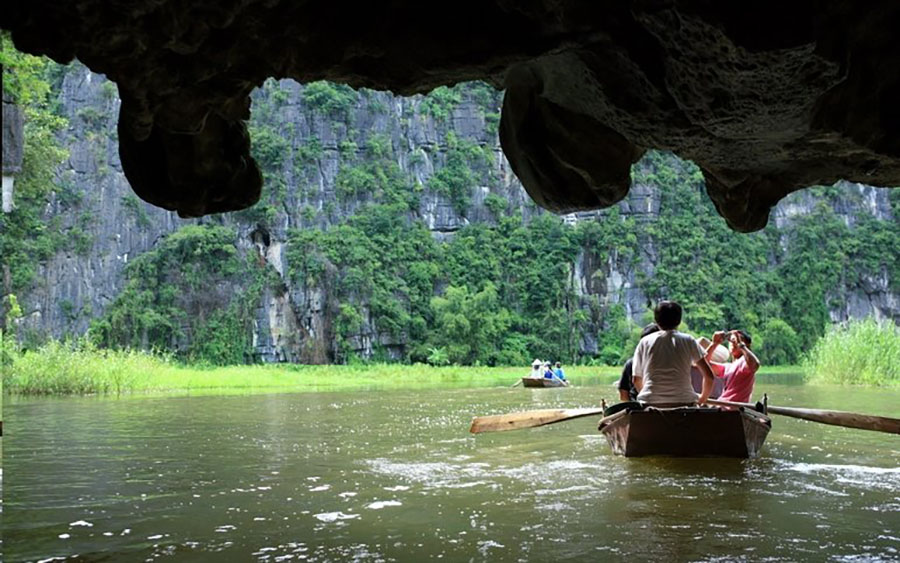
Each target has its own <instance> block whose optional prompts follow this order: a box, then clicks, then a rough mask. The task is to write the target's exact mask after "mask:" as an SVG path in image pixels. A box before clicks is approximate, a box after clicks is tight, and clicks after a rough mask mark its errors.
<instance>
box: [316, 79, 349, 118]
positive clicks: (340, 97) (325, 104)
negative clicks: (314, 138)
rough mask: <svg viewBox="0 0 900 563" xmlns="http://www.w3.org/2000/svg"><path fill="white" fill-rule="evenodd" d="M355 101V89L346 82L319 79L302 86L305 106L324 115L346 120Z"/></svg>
mask: <svg viewBox="0 0 900 563" xmlns="http://www.w3.org/2000/svg"><path fill="white" fill-rule="evenodd" d="M356 101H357V93H356V91H355V90H353V88H351V87H349V86H347V85H346V84H335V83H332V82H326V81H324V80H320V81H318V82H310V83H309V84H307V85H306V86H305V87H304V88H303V102H304V103H305V104H306V105H307V107H310V108H311V109H313V110H314V111H318V112H320V113H322V114H324V115H326V116H331V117H335V118H339V119H344V120H348V119H349V118H350V111H351V110H352V109H353V108H354V107H355V105H356Z"/></svg>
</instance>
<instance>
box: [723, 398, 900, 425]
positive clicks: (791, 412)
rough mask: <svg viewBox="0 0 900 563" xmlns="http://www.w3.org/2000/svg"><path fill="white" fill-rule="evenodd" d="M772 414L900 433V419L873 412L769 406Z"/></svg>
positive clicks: (728, 402)
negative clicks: (861, 412) (877, 414)
mask: <svg viewBox="0 0 900 563" xmlns="http://www.w3.org/2000/svg"><path fill="white" fill-rule="evenodd" d="M709 403H710V404H713V405H725V406H729V407H747V408H751V409H753V408H756V405H751V404H750V403H733V402H731V401H719V400H717V399H710V400H709ZM768 411H769V413H770V414H780V415H782V416H791V417H794V418H802V419H803V420H811V421H813V422H821V423H822V424H833V425H834V426H845V427H847V428H859V429H861V430H875V431H877V432H888V433H890V434H900V419H897V418H890V417H887V416H875V415H871V414H859V413H855V412H843V411H826V410H819V409H794V408H789V407H773V406H772V405H769V406H768Z"/></svg>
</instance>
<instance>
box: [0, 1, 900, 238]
mask: <svg viewBox="0 0 900 563" xmlns="http://www.w3.org/2000/svg"><path fill="white" fill-rule="evenodd" d="M898 23H900V3H898V2H896V1H894V0H880V1H873V2H852V1H846V2H842V1H822V2H811V1H806V2H783V1H782V2H773V1H757V2H752V3H751V2H730V1H725V2H723V1H716V0H707V1H699V0H698V1H680V0H670V1H644V2H641V1H632V2H625V1H609V2H601V1H575V0H556V1H554V2H536V1H512V0H493V1H491V0H461V1H459V2H455V3H451V4H446V5H445V4H428V3H425V4H423V3H420V2H412V1H401V2H390V3H379V2H366V3H363V2H359V3H357V2H340V1H334V0H327V1H326V0H307V1H288V0H259V1H254V0H198V1H193V2H182V1H176V0H154V1H145V2H113V1H110V0H106V1H103V0H73V1H71V2H57V1H50V0H31V1H29V2H18V3H16V5H14V6H13V5H11V6H7V7H5V8H4V10H3V11H2V13H0V27H2V28H3V29H8V30H11V31H12V34H13V38H14V41H15V44H16V47H17V48H18V49H20V50H22V51H25V52H29V53H33V54H37V55H47V56H49V57H51V58H52V59H54V60H56V61H57V62H61V63H65V62H69V61H70V60H72V58H73V57H77V58H78V59H79V60H81V61H82V62H83V63H84V64H85V65H87V66H88V67H89V68H91V70H94V71H96V72H100V73H104V74H106V75H107V76H108V77H109V78H110V79H112V80H114V81H116V82H117V84H118V86H119V92H120V96H121V98H122V105H121V112H120V115H119V143H120V153H121V160H122V166H123V169H124V171H125V174H126V176H127V177H128V180H129V181H130V182H131V185H132V187H133V188H134V190H135V192H136V193H137V194H138V195H139V196H140V197H142V198H143V199H145V200H146V201H148V202H150V203H153V204H155V205H158V206H160V207H164V208H166V209H174V210H177V211H178V213H179V214H180V215H182V216H199V215H204V214H207V213H216V212H221V211H229V210H234V209H241V208H243V207H247V206H249V205H252V204H253V203H254V202H255V201H256V200H257V199H258V198H259V194H260V189H261V184H262V179H261V175H260V172H259V169H258V168H257V166H256V164H255V163H254V161H253V159H252V158H251V157H250V153H249V144H250V141H249V138H248V135H247V128H246V126H245V123H244V120H246V119H247V118H248V116H249V112H250V97H249V95H250V92H251V91H252V90H253V88H254V87H256V86H258V85H260V84H261V83H262V82H263V81H264V80H265V79H266V78H268V77H276V78H293V79H295V80H297V81H300V82H309V81H313V80H321V79H326V80H331V81H335V82H343V83H347V84H350V85H351V86H354V87H368V88H374V89H386V90H391V91H393V92H394V93H397V94H413V93H419V92H426V91H428V90H430V89H432V88H434V87H436V86H439V85H444V84H453V83H456V82H459V81H464V80H475V79H481V80H485V81H487V82H489V83H491V84H493V85H495V86H496V87H498V88H504V89H505V91H506V93H505V99H504V103H503V112H502V117H501V126H500V139H501V143H502V145H503V149H504V151H505V153H506V156H507V158H508V159H509V161H510V163H511V165H512V167H513V169H514V171H515V172H516V174H517V175H518V177H519V178H520V180H521V181H522V183H523V184H524V186H525V188H526V189H527V190H528V193H529V194H530V195H531V196H532V198H534V200H535V201H536V202H537V203H538V204H540V205H542V206H544V207H546V208H548V209H551V210H554V211H558V212H562V211H573V210H579V209H591V208H599V207H606V206H609V205H612V204H614V203H615V202H617V201H619V200H620V199H622V198H623V197H624V196H625V194H626V193H627V192H628V189H629V187H630V174H629V171H630V166H631V164H632V163H633V162H635V161H636V160H637V159H638V158H639V157H640V156H641V155H642V154H643V152H644V151H645V150H647V149H651V148H655V149H666V150H671V151H673V152H675V153H676V154H678V155H679V156H681V157H683V158H688V159H691V160H693V161H694V162H695V163H697V165H698V166H699V167H700V168H701V170H702V171H703V174H704V176H705V178H706V184H707V188H708V192H709V195H710V197H711V198H712V200H713V202H714V203H715V205H716V208H717V209H718V210H719V212H720V213H721V214H722V216H723V217H725V219H726V220H727V221H728V223H729V225H731V227H732V228H734V229H736V230H739V231H753V230H756V229H760V228H762V227H763V226H764V225H765V224H766V221H767V218H768V214H769V210H770V209H771V207H772V206H773V205H774V204H775V203H776V202H777V201H778V200H779V199H781V198H783V197H784V196H785V195H787V194H788V193H790V192H792V191H795V190H798V189H802V188H805V187H808V186H811V185H821V184H831V183H834V182H835V181H837V180H839V179H847V180H851V181H857V182H862V183H866V184H870V185H876V186H897V185H900V103H898V102H897V100H900V72H898V63H900V42H898V41H897V40H896V36H895V33H896V30H897V29H898Z"/></svg>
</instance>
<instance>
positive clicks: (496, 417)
mask: <svg viewBox="0 0 900 563" xmlns="http://www.w3.org/2000/svg"><path fill="white" fill-rule="evenodd" d="M598 414H603V409H602V408H592V409H544V410H537V411H524V412H511V413H508V414H492V415H488V416H476V417H475V418H474V419H473V420H472V427H471V428H469V432H471V433H472V434H478V433H480V432H503V431H504V430H519V429H520V428H534V427H535V426H544V425H545V424H553V423H554V422H562V421H564V420H572V419H573V418H581V417H583V416H594V415H598Z"/></svg>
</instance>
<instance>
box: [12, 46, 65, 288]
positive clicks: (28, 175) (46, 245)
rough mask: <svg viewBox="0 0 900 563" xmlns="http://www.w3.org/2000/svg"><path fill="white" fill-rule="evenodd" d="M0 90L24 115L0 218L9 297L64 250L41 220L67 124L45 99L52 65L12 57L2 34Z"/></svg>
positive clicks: (53, 226) (53, 225) (57, 233)
mask: <svg viewBox="0 0 900 563" xmlns="http://www.w3.org/2000/svg"><path fill="white" fill-rule="evenodd" d="M0 43H2V51H0V63H2V65H3V90H4V91H5V92H8V93H9V94H10V95H11V96H12V98H13V99H14V100H16V101H17V103H19V104H20V105H21V106H22V108H23V111H24V112H25V130H24V137H25V147H24V160H23V162H22V171H21V172H20V173H19V174H17V175H16V184H15V199H14V204H15V207H14V209H13V211H12V213H8V214H7V213H0V270H2V269H3V268H4V267H6V268H9V271H10V278H11V280H10V281H11V288H10V290H11V291H12V292H13V293H18V294H20V295H21V294H22V292H23V291H25V290H27V289H28V288H29V287H30V286H31V284H32V282H33V280H34V275H35V272H36V266H37V265H38V264H40V263H41V262H43V261H45V260H47V259H48V258H50V257H51V256H53V255H54V254H55V253H56V252H57V251H58V250H60V249H61V248H63V247H64V246H65V244H66V239H65V238H64V236H63V234H62V233H61V229H60V227H59V223H58V222H50V221H47V220H46V219H45V218H44V216H43V215H44V211H45V209H46V206H47V204H48V202H49V201H50V197H51V193H52V192H53V190H54V189H56V186H55V181H56V169H57V166H59V165H60V164H62V163H63V162H64V161H65V159H66V158H68V153H67V152H66V151H65V150H64V149H63V148H62V147H61V146H60V144H59V141H58V140H57V135H58V134H59V133H60V132H61V131H63V130H64V129H65V127H66V126H67V124H68V122H67V121H66V120H65V119H63V118H61V117H59V116H58V115H56V114H55V113H54V111H53V107H52V105H53V104H52V100H51V99H50V92H51V85H50V81H49V77H50V75H51V74H52V73H53V72H54V71H55V69H57V68H58V65H56V64H55V63H53V62H51V61H50V60H49V59H46V58H39V57H33V56H31V55H25V54H22V53H19V52H18V51H16V50H15V49H14V48H13V46H12V41H10V40H9V35H8V33H6V32H3V33H2V34H0Z"/></svg>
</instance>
